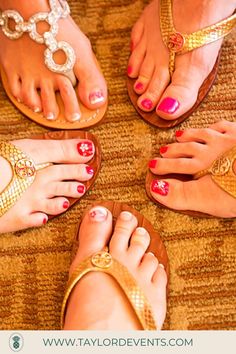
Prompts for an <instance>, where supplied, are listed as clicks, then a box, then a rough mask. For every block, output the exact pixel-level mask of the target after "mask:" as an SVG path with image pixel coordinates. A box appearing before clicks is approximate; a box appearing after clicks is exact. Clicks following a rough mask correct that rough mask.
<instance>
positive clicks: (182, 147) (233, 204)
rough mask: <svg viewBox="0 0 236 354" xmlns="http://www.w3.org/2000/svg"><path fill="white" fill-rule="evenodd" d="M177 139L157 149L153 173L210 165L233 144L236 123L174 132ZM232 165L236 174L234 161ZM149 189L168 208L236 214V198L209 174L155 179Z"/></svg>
mask: <svg viewBox="0 0 236 354" xmlns="http://www.w3.org/2000/svg"><path fill="white" fill-rule="evenodd" d="M176 139H177V142H176V143H173V144H170V145H167V146H164V147H162V148H161V149H160V153H161V155H162V158H156V159H154V160H152V161H150V164H149V166H150V168H151V171H152V172H153V173H156V174H158V175H165V174H168V173H180V174H189V175H192V174H195V173H197V172H199V171H201V170H204V169H206V168H209V167H210V165H211V164H212V162H213V161H214V160H216V159H217V158H218V157H219V156H220V155H222V154H223V153H224V152H226V151H228V150H230V149H232V148H233V147H234V146H236V123H231V122H228V121H221V122H218V123H215V124H213V125H211V126H210V128H202V129H186V130H182V131H177V132H176ZM233 168H234V172H235V174H236V162H234V165H233ZM235 189H236V184H235ZM150 191H151V194H152V196H153V198H155V199H156V200H157V201H158V202H160V203H162V204H164V205H166V206H167V207H169V208H171V209H176V210H195V211H200V212H203V213H207V214H210V215H213V216H218V217H224V218H232V217H235V216H236V200H235V198H234V197H232V196H231V195H230V194H228V193H226V192H225V191H224V190H223V189H221V188H220V187H219V186H217V184H216V183H214V181H212V179H211V176H210V175H206V176H204V177H201V178H199V179H197V180H192V181H189V182H181V181H179V180H177V179H165V180H164V181H163V180H161V181H160V180H154V181H153V182H152V185H151V186H150Z"/></svg>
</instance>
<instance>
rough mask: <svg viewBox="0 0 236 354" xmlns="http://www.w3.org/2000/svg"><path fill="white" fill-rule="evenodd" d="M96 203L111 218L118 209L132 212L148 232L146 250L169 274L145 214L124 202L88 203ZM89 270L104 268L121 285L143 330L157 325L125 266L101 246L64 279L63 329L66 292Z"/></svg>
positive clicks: (77, 243) (154, 327) (165, 254)
mask: <svg viewBox="0 0 236 354" xmlns="http://www.w3.org/2000/svg"><path fill="white" fill-rule="evenodd" d="M96 205H100V206H103V207H105V208H107V209H109V210H110V211H111V213H112V215H113V218H114V220H116V218H117V217H118V216H119V215H120V213H121V212H122V211H129V212H131V213H132V214H133V215H135V216H136V218H137V220H138V225H139V226H142V227H144V228H146V230H147V231H148V232H149V234H150V236H151V243H150V247H149V249H148V250H149V251H151V252H153V253H154V254H156V256H157V257H158V260H159V262H160V263H162V264H163V265H164V267H165V270H166V273H167V278H169V262H168V257H167V253H166V248H165V246H164V244H163V242H162V241H161V238H160V236H159V234H157V233H156V232H155V230H154V229H153V227H152V225H151V224H150V223H149V222H148V220H147V219H146V218H144V217H143V216H142V215H141V214H140V213H139V212H137V211H136V210H135V209H133V208H131V207H129V206H128V205H126V204H124V203H118V202H112V201H108V202H96V203H94V204H92V206H90V207H89V209H91V207H93V206H96ZM78 234H79V227H78V230H77V233H76V237H75V242H74V247H73V252H72V259H73V258H74V257H75V254H76V252H77V249H78V247H79V239H78ZM89 272H104V273H106V274H109V275H111V276H112V277H113V278H114V279H115V280H116V281H117V283H118V284H119V285H120V287H121V289H122V290H123V291H124V293H125V295H126V297H127V299H128V300H129V302H130V304H131V306H132V308H133V310H134V312H135V314H136V316H137V318H138V320H139V322H140V325H141V327H142V328H143V329H144V330H156V329H157V326H156V324H155V320H154V316H153V313H152V309H151V305H150V304H149V302H148V300H147V298H146V296H145V294H144V293H143V291H142V290H141V289H140V287H139V286H138V284H137V282H136V280H135V279H134V278H133V276H132V275H131V274H130V273H129V271H128V270H127V268H126V267H124V266H123V265H122V264H120V263H119V262H118V261H117V260H115V259H114V258H113V257H112V256H111V254H110V253H109V252H108V251H107V250H102V251H100V252H97V253H96V254H94V255H92V256H91V257H88V258H87V259H85V260H84V261H83V262H81V263H80V264H79V265H78V266H77V267H76V270H75V271H74V273H73V274H72V275H71V277H70V279H69V280H68V283H67V286H66V291H65V296H64V300H63V303H62V310H61V328H62V329H63V326H64V321H65V314H66V308H67V304H68V300H69V298H70V295H71V293H72V291H73V289H74V288H75V286H76V284H77V283H78V282H79V281H80V280H81V279H82V277H83V276H84V275H86V274H87V273H89Z"/></svg>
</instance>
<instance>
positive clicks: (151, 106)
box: [141, 98, 153, 110]
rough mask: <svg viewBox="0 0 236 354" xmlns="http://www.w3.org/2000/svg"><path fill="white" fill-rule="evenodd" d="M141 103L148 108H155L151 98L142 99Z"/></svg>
mask: <svg viewBox="0 0 236 354" xmlns="http://www.w3.org/2000/svg"><path fill="white" fill-rule="evenodd" d="M141 105H142V106H143V108H145V109H148V110H150V109H152V108H153V103H152V101H151V100H149V98H145V99H144V100H142V102H141Z"/></svg>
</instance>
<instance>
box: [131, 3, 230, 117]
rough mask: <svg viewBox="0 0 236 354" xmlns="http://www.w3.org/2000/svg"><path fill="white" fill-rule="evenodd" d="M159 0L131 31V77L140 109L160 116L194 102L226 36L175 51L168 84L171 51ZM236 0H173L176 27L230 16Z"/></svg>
mask: <svg viewBox="0 0 236 354" xmlns="http://www.w3.org/2000/svg"><path fill="white" fill-rule="evenodd" d="M159 5H160V0H153V1H152V2H151V3H150V4H149V5H148V6H147V7H146V8H145V10H144V11H143V14H142V16H141V17H140V19H139V20H138V21H137V23H136V24H135V26H134V27H133V30H132V34H131V51H132V53H131V56H130V59H129V63H128V69H127V72H128V76H129V77H130V78H136V79H137V80H136V82H135V84H134V91H135V92H136V93H137V94H138V95H139V96H140V97H139V98H138V101H137V104H138V107H139V108H140V109H142V110H143V111H145V112H150V111H153V110H154V109H156V111H157V114H158V116H160V117H162V118H164V119H167V120H174V119H176V118H178V117H180V116H182V115H183V114H184V113H185V112H187V111H188V110H189V109H190V108H191V107H192V106H193V105H194V103H195V102H196V99H197V96H198V91H199V88H200V86H201V85H202V83H203V81H204V80H205V79H206V77H207V76H208V75H209V73H210V72H211V71H212V69H213V66H214V64H215V62H216V58H217V56H218V53H219V49H220V47H221V44H222V39H221V40H218V41H216V42H214V43H212V44H209V45H205V46H203V47H201V48H198V49H196V50H193V51H192V52H188V53H186V54H183V55H179V56H178V55H177V56H176V60H175V71H174V73H173V76H172V81H171V83H170V75H169V69H168V65H169V52H168V49H167V47H166V46H165V44H164V43H163V40H162V35H161V30H160V10H159ZM235 6H236V1H235V0H230V1H227V2H225V1H224V0H211V1H208V0H197V1H192V0H184V1H183V0H173V19H174V24H175V28H176V29H177V30H178V31H179V32H182V33H191V32H194V31H196V30H199V29H201V28H203V27H206V26H209V25H212V24H214V23H216V22H219V21H220V20H222V19H224V18H227V17H228V16H230V15H232V13H233V12H234V9H235ZM183 19H184V20H183Z"/></svg>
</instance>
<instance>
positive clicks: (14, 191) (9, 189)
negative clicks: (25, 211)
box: [0, 142, 51, 216]
mask: <svg viewBox="0 0 236 354" xmlns="http://www.w3.org/2000/svg"><path fill="white" fill-rule="evenodd" d="M0 156H1V157H3V158H4V159H5V160H7V161H8V163H9V164H10V166H11V169H12V178H11V181H10V183H9V184H8V185H7V186H6V188H5V189H4V190H3V191H2V193H0V216H2V215H3V214H5V213H6V212H7V211H8V210H9V209H10V208H11V207H12V206H13V205H14V204H15V203H16V202H17V200H18V199H20V197H21V196H22V194H23V193H24V192H25V191H26V189H27V188H28V187H29V186H30V185H31V184H32V183H33V182H34V179H35V176H36V171H37V170H39V169H42V168H45V167H48V166H49V165H51V163H44V164H40V165H36V164H35V163H34V161H33V160H32V159H31V158H30V157H28V156H27V155H26V154H25V153H24V152H23V151H21V150H20V149H19V148H17V147H16V146H15V145H13V144H10V143H6V142H0Z"/></svg>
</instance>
